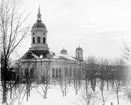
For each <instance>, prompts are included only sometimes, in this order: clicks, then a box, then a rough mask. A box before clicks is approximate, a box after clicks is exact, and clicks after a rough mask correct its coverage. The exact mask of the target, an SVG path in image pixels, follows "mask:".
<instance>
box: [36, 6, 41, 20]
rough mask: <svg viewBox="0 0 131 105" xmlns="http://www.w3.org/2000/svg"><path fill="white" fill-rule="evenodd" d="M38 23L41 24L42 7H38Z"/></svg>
mask: <svg viewBox="0 0 131 105" xmlns="http://www.w3.org/2000/svg"><path fill="white" fill-rule="evenodd" d="M37 22H41V14H40V5H39V7H38V14H37Z"/></svg>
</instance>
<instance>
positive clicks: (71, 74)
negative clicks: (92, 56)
mask: <svg viewBox="0 0 131 105" xmlns="http://www.w3.org/2000/svg"><path fill="white" fill-rule="evenodd" d="M70 76H72V69H71V68H70Z"/></svg>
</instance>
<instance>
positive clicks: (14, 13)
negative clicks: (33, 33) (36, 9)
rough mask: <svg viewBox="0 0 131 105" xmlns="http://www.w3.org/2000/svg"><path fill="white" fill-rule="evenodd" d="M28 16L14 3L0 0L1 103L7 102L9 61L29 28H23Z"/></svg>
mask: <svg viewBox="0 0 131 105" xmlns="http://www.w3.org/2000/svg"><path fill="white" fill-rule="evenodd" d="M27 17H28V15H26V16H24V12H23V13H21V12H20V11H19V8H17V6H16V4H15V1H14V0H12V2H11V3H9V1H5V0H2V2H1V4H0V38H1V39H0V47H1V54H0V55H1V56H0V57H1V80H2V88H3V103H5V102H6V100H7V97H6V95H7V91H8V90H9V89H8V87H7V74H8V71H9V70H10V67H9V64H8V63H9V59H10V57H11V54H12V52H13V51H14V50H15V49H16V47H17V46H18V45H19V44H20V42H21V41H22V40H23V39H24V38H25V37H26V36H27V34H28V31H29V27H25V26H23V23H24V22H25V20H26V19H27Z"/></svg>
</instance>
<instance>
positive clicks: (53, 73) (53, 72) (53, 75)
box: [52, 68, 55, 78]
mask: <svg viewBox="0 0 131 105" xmlns="http://www.w3.org/2000/svg"><path fill="white" fill-rule="evenodd" d="M52 77H53V78H54V77H55V70H54V68H53V69H52Z"/></svg>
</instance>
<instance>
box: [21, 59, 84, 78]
mask: <svg viewBox="0 0 131 105" xmlns="http://www.w3.org/2000/svg"><path fill="white" fill-rule="evenodd" d="M20 62H21V64H22V62H24V63H23V65H22V67H21V70H20V72H21V73H22V74H21V78H23V77H24V75H25V73H26V71H28V72H29V73H31V72H32V71H33V73H31V74H32V75H33V76H32V77H35V78H36V79H37V80H41V78H42V77H44V76H48V77H49V78H50V79H58V78H65V77H66V78H70V79H73V78H74V76H78V75H81V76H82V77H84V76H85V64H84V63H83V62H81V63H80V62H78V61H65V60H57V59H42V60H40V59H38V60H28V61H24V60H23V61H20Z"/></svg>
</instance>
